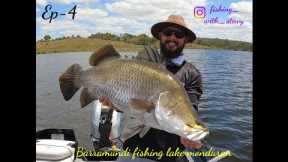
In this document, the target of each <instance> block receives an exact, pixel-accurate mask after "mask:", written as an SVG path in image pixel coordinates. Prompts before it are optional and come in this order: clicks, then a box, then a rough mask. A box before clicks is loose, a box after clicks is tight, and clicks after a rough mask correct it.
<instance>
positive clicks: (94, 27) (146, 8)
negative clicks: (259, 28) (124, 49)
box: [37, 0, 252, 42]
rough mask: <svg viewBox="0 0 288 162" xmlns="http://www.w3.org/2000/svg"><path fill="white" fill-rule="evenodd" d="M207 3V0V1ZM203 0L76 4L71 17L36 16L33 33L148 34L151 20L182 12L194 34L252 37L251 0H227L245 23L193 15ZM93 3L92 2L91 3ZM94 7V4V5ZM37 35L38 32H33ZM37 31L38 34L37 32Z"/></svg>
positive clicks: (231, 37)
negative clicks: (233, 0)
mask: <svg viewBox="0 0 288 162" xmlns="http://www.w3.org/2000/svg"><path fill="white" fill-rule="evenodd" d="M72 1H73V2H75V1H79V2H84V1H85V2H90V0H57V1H55V2H57V3H60V2H61V3H68V2H69V3H70V2H72ZM209 2H210V3H211V1H209ZM206 4H207V1H206V0H193V1H191V0H177V3H175V1H171V0H159V1H154V0H146V1H141V0H120V1H116V2H109V3H108V2H105V3H104V4H103V5H101V7H104V8H92V7H91V5H85V8H82V7H81V8H80V7H79V8H77V15H76V17H75V20H74V21H73V20H71V16H70V17H69V18H68V17H67V18H65V19H64V20H57V21H54V22H52V23H50V24H49V23H47V21H46V22H45V21H43V20H41V19H40V18H38V21H37V26H38V28H37V29H38V30H39V31H38V32H37V33H43V32H46V33H47V32H48V33H53V34H55V35H57V37H60V36H63V34H65V35H69V34H70V35H72V34H74V35H77V34H78V35H81V36H88V35H90V34H93V33H97V32H110V33H114V34H121V33H130V34H142V33H145V34H147V35H149V36H151V33H150V28H151V26H152V25H153V24H154V23H157V22H160V21H164V20H166V19H167V17H168V16H169V15H170V14H179V15H183V17H184V18H185V22H186V24H187V25H188V27H189V28H191V29H192V30H193V31H194V32H195V33H196V35H197V37H208V38H223V39H233V40H242V41H249V42H251V41H252V1H240V2H236V3H231V5H230V7H231V8H233V9H235V10H237V11H239V12H238V13H233V14H231V15H230V18H234V19H236V18H237V19H240V20H243V21H244V22H245V23H244V24H243V25H242V26H240V25H237V24H234V25H233V24H204V23H203V20H201V19H200V20H199V19H195V18H194V15H193V10H194V7H195V6H205V5H206ZM93 6H94V5H93ZM97 7H98V6H97ZM37 35H38V34H37ZM39 35H40V34H39Z"/></svg>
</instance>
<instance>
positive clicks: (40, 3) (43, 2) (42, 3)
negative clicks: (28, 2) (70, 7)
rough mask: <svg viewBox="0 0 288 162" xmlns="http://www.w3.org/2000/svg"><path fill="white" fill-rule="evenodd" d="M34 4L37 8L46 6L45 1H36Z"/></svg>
mask: <svg viewBox="0 0 288 162" xmlns="http://www.w3.org/2000/svg"><path fill="white" fill-rule="evenodd" d="M36 4H37V5H39V6H44V5H46V4H47V0H36Z"/></svg>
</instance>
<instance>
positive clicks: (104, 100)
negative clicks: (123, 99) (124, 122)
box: [99, 96, 113, 108]
mask: <svg viewBox="0 0 288 162" xmlns="http://www.w3.org/2000/svg"><path fill="white" fill-rule="evenodd" d="M99 101H100V102H101V103H102V105H104V106H108V107H109V108H112V107H113V104H112V102H111V101H110V100H109V99H108V98H107V97H105V96H101V97H99Z"/></svg>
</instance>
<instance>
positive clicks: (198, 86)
mask: <svg viewBox="0 0 288 162" xmlns="http://www.w3.org/2000/svg"><path fill="white" fill-rule="evenodd" d="M188 75H189V78H188V79H187V80H188V81H187V83H186V84H185V89H186V91H187V93H188V96H189V98H190V101H191V102H192V103H193V107H194V108H195V110H196V111H198V104H199V100H200V97H201V95H202V93H203V91H202V77H201V74H200V72H199V71H198V70H196V69H195V70H193V72H190V73H189V74H188Z"/></svg>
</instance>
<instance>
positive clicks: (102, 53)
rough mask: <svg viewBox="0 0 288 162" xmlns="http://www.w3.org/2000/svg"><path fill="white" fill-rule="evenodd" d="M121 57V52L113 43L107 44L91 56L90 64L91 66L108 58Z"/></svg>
mask: <svg viewBox="0 0 288 162" xmlns="http://www.w3.org/2000/svg"><path fill="white" fill-rule="evenodd" d="M113 57H114V58H119V57H120V54H119V53H118V52H117V51H116V50H115V48H114V47H113V46H112V45H111V44H108V45H105V46H104V47H102V48H100V49H99V50H98V51H96V52H94V53H93V54H92V55H91V56H90V58H89V64H90V65H91V66H96V65H97V64H99V63H100V62H101V61H103V60H105V59H107V58H113Z"/></svg>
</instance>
